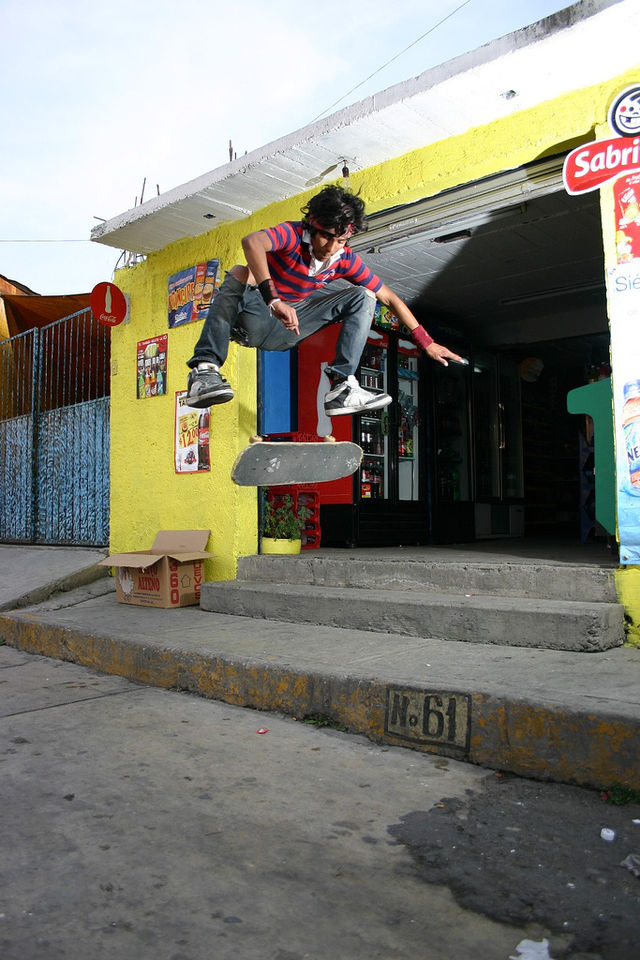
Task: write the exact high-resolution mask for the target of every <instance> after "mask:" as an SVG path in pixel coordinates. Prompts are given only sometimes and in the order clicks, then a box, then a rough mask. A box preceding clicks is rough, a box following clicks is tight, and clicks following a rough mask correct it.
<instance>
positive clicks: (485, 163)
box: [111, 74, 634, 580]
mask: <svg viewBox="0 0 640 960" xmlns="http://www.w3.org/2000/svg"><path fill="white" fill-rule="evenodd" d="M633 79H634V78H633V77H632V76H631V74H627V75H622V76H620V77H617V78H616V79H614V80H612V81H610V82H609V83H606V84H603V85H601V86H597V87H593V88H589V89H585V90H581V91H578V92H574V93H572V94H570V95H567V96H564V97H561V98H558V99H556V100H553V101H549V102H546V103H543V104H540V105H539V106H537V107H535V108H533V109H530V110H526V111H523V112H521V113H519V114H516V115H515V116H511V117H508V118H506V119H504V120H498V121H495V122H494V123H491V124H489V125H486V126H484V127H479V128H476V129H474V130H470V131H468V132H467V133H465V134H464V135H462V136H458V137H452V138H450V139H448V140H445V141H441V142H440V143H436V144H433V145H431V146H428V147H424V148H422V149H419V150H415V151H413V152H411V153H409V154H406V155H404V156H401V157H398V158H396V159H394V160H391V161H388V162H386V163H384V164H380V165H378V166H375V167H371V168H369V169H367V170H366V171H359V172H354V173H352V174H351V181H352V187H353V189H354V190H355V191H357V190H361V196H362V197H363V199H364V200H365V202H366V204H367V209H368V210H369V212H375V211H377V210H382V209H385V208H387V207H390V206H394V205H396V204H400V203H409V202H411V201H413V200H418V199H421V198H423V197H426V196H430V195H433V194H436V193H439V192H440V191H442V190H445V189H447V188H450V187H453V186H457V185H461V184H464V183H468V182H471V181H474V180H477V179H479V178H482V177H486V176H489V175H491V174H494V173H498V172H500V171H502V170H506V169H512V168H515V167H518V166H521V165H523V164H526V163H531V162H532V161H534V160H536V159H539V158H541V157H543V156H545V155H552V154H556V153H559V152H561V151H562V150H567V149H569V148H570V147H571V146H573V145H574V144H575V143H578V142H581V141H588V140H591V139H592V138H593V131H594V129H595V128H596V126H597V125H599V124H602V123H603V122H604V121H605V120H606V114H607V107H608V104H609V102H610V100H611V99H612V98H613V96H614V95H615V93H616V92H617V91H619V90H620V89H621V88H622V87H623V86H625V85H628V84H630V83H631V82H632V80H633ZM317 189H318V188H315V189H314V190H311V191H309V192H307V193H305V194H301V195H300V196H298V197H296V198H293V199H290V200H287V201H282V202H279V203H276V204H272V205H271V206H269V207H266V208H264V209H263V210H260V211H259V212H258V213H256V214H254V215H253V216H251V217H249V218H247V219H246V220H244V221H241V222H237V223H234V224H226V225H221V226H219V227H217V228H216V229H215V230H212V231H211V232H210V233H208V234H206V235H203V236H201V237H198V238H195V239H188V240H182V241H179V242H177V243H174V244H171V245H170V246H168V247H166V248H165V249H164V250H162V251H161V252H159V253H155V254H151V255H150V256H149V257H148V259H147V261H146V262H145V263H142V264H138V265H137V266H135V267H132V268H127V269H124V270H121V271H119V273H118V274H117V276H116V282H117V284H118V285H119V286H120V287H121V289H122V290H124V291H125V292H126V293H128V294H129V295H130V297H131V321H130V323H129V324H127V325H121V326H119V327H116V328H114V329H113V331H112V363H113V370H112V374H113V376H112V407H111V547H112V549H113V550H117V551H121V550H127V549H134V548H138V547H147V546H149V545H150V543H151V541H152V539H153V536H154V535H155V532H156V531H157V530H158V529H159V528H173V529H182V528H192V527H198V528H210V529H211V530H212V537H211V539H210V541H209V549H210V550H212V551H213V552H214V553H216V555H217V559H216V560H213V561H210V562H208V563H207V565H206V570H205V577H206V579H209V580H211V579H231V578H233V577H234V576H235V572H236V564H237V557H238V556H243V555H246V554H251V553H255V551H256V545H257V532H256V493H255V491H253V490H251V489H243V488H239V487H236V486H234V484H233V483H232V481H231V479H230V471H231V467H232V464H233V461H234V459H235V457H236V455H237V453H238V452H239V450H240V449H241V448H242V447H243V446H244V445H245V443H246V442H247V440H248V437H249V436H250V435H251V433H252V432H254V431H255V429H256V379H255V371H256V353H255V351H253V350H246V349H242V348H239V347H236V346H235V344H231V346H230V353H229V359H228V361H227V363H226V365H225V367H224V373H225V376H226V377H227V379H228V380H229V381H230V382H231V385H232V386H233V389H234V390H235V392H236V399H235V401H233V402H231V403H227V404H222V405H220V406H218V407H213V408H212V410H211V461H212V470H211V473H210V474H199V475H195V474H194V475H189V474H182V475H176V474H175V472H174V465H173V429H174V407H175V400H174V395H175V391H177V390H184V389H185V388H186V376H187V373H188V371H187V368H186V366H185V362H186V360H187V359H188V358H189V357H190V356H191V355H192V352H193V347H194V344H195V342H196V339H197V337H198V336H199V333H200V330H201V327H202V325H201V324H200V323H192V324H186V325H185V326H182V327H178V328H177V329H174V330H169V331H168V335H169V347H168V358H167V359H168V376H167V389H168V393H167V396H164V397H153V398H150V399H146V400H138V399H137V398H136V369H135V368H136V344H137V342H138V341H139V340H145V339H148V338H149V337H153V336H157V335H158V334H161V333H165V332H167V280H168V277H169V276H170V275H171V274H173V273H175V272H177V271H178V270H180V269H183V268H185V267H189V266H192V265H193V264H195V263H199V262H201V261H203V260H206V259H210V258H213V257H218V258H219V259H220V262H221V266H222V269H223V271H224V270H225V269H228V268H229V267H230V266H232V265H233V264H234V263H237V262H242V254H241V246H240V240H241V238H242V236H244V235H245V234H246V233H249V232H250V231H251V230H255V229H260V228H262V227H265V226H269V225H271V224H274V223H278V222H280V221H282V220H285V219H292V218H297V217H298V215H299V211H300V207H301V206H302V205H303V204H304V203H305V202H306V200H307V199H308V198H309V197H310V196H312V195H313V194H314V193H315V192H317Z"/></svg>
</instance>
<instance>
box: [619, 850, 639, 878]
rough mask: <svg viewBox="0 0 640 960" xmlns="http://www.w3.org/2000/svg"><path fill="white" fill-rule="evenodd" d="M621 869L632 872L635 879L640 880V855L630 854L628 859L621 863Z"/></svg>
mask: <svg viewBox="0 0 640 960" xmlns="http://www.w3.org/2000/svg"><path fill="white" fill-rule="evenodd" d="M620 866H621V867H626V868H627V870H631V873H632V874H633V875H634V877H638V878H640V853H630V854H629V856H628V857H625V858H624V860H621V861H620Z"/></svg>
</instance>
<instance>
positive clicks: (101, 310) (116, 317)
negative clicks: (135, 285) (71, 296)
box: [89, 281, 129, 327]
mask: <svg viewBox="0 0 640 960" xmlns="http://www.w3.org/2000/svg"><path fill="white" fill-rule="evenodd" d="M89 304H90V306H91V310H92V312H93V315H94V317H95V318H96V320H99V322H100V323H104V325H105V326H106V327H117V325H118V324H119V323H122V321H123V320H124V319H125V317H126V316H127V312H128V310H129V305H128V303H127V298H126V297H125V295H124V293H123V292H122V290H120V288H119V287H116V285H115V284H114V283H107V282H106V281H103V282H102V283H97V284H96V285H95V287H94V288H93V290H92V291H91V296H90V300H89Z"/></svg>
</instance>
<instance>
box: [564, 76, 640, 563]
mask: <svg viewBox="0 0 640 960" xmlns="http://www.w3.org/2000/svg"><path fill="white" fill-rule="evenodd" d="M608 121H609V127H610V128H611V131H612V133H614V134H616V136H615V138H613V139H609V140H595V141H593V142H592V143H585V144H582V145H581V146H579V147H576V149H575V150H572V151H571V152H570V153H568V154H567V156H566V158H565V162H564V167H563V178H564V185H565V188H566V190H567V192H568V193H570V194H574V195H575V194H579V193H587V192H589V191H591V190H600V189H602V188H604V187H606V189H607V190H608V196H609V197H610V198H611V201H610V202H611V209H612V210H613V218H614V223H609V224H608V225H607V227H608V229H605V231H604V235H605V263H606V265H607V270H606V283H607V304H608V311H609V326H610V330H611V360H612V374H611V388H612V393H613V426H614V434H615V448H616V501H617V526H618V542H619V544H620V563H623V564H637V563H640V335H639V333H640V86H638V85H635V86H632V87H627V88H626V89H624V90H622V91H620V92H619V93H618V94H617V96H616V97H615V98H614V100H613V101H612V103H611V106H610V108H609V114H608ZM603 210H604V206H603ZM609 237H611V238H613V242H612V241H611V240H609V239H608V238H609ZM597 469H598V466H597V464H596V470H597Z"/></svg>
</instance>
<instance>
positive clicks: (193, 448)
mask: <svg viewBox="0 0 640 960" xmlns="http://www.w3.org/2000/svg"><path fill="white" fill-rule="evenodd" d="M174 460H175V467H176V473H202V472H203V471H205V470H210V469H211V455H210V449H209V411H208V410H199V409H197V408H196V407H190V406H189V404H188V403H187V392H186V390H183V391H181V392H178V393H176V418H175V439H174Z"/></svg>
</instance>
